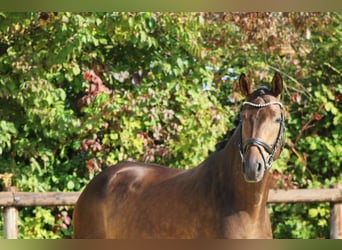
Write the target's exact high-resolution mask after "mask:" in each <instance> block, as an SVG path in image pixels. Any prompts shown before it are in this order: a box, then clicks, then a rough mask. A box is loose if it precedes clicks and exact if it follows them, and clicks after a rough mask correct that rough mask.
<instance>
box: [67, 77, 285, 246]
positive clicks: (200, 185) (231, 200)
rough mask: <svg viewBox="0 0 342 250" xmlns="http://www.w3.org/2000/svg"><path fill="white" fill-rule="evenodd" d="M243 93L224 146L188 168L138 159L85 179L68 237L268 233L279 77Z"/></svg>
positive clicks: (279, 136)
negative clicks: (233, 126) (242, 98)
mask: <svg viewBox="0 0 342 250" xmlns="http://www.w3.org/2000/svg"><path fill="white" fill-rule="evenodd" d="M239 86H240V90H241V92H242V93H243V94H244V95H245V97H246V101H245V102H244V103H243V105H242V108H241V111H240V113H239V118H240V123H239V125H238V126H237V127H236V128H235V131H234V133H233V134H232V136H231V137H230V139H229V140H228V142H227V143H226V144H225V146H224V147H223V148H222V149H220V150H217V151H216V152H214V153H212V154H211V155H209V156H208V158H206V159H205V160H204V161H203V162H202V163H201V164H199V165H198V166H197V167H194V168H192V169H189V170H179V169H173V168H168V167H164V166H158V165H153V164H144V163H136V162H123V163H119V164H117V165H115V166H112V167H108V168H107V169H105V170H104V171H102V172H101V173H100V174H98V175H97V176H96V177H94V178H93V179H92V180H91V181H90V183H89V184H88V185H87V186H86V188H85V189H84V191H83V192H82V194H81V195H80V197H79V199H78V201H77V204H76V207H75V210H74V215H73V223H74V225H73V226H74V238H112V239H114V238H117V239H146V238H152V239H162V238H182V239H185V238H193V239H194V238H272V229H271V223H270V219H269V215H268V213H267V210H266V201H267V196H268V190H269V184H270V176H269V171H268V170H269V169H270V167H271V164H272V162H273V160H274V159H277V158H278V157H279V155H280V153H281V149H282V147H283V144H284V141H283V140H284V139H283V133H284V130H285V126H284V117H283V105H282V103H281V102H280V94H281V92H282V90H283V83H282V78H281V76H280V75H279V74H277V73H276V74H275V75H274V77H273V80H272V82H271V88H270V89H267V88H265V87H261V88H258V89H257V90H255V91H253V90H252V88H251V85H250V83H249V81H248V79H247V78H246V76H245V75H243V74H242V75H241V76H240V78H239Z"/></svg>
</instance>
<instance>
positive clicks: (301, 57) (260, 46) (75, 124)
mask: <svg viewBox="0 0 342 250" xmlns="http://www.w3.org/2000/svg"><path fill="white" fill-rule="evenodd" d="M340 20H341V14H340V13H236V14H232V13H52V12H51V13H50V12H49V13H44V12H41V13H2V14H1V15H0V64H1V68H0V73H1V76H2V77H1V79H0V126H1V129H0V157H1V165H0V173H13V174H15V184H16V185H17V186H18V187H19V189H20V190H21V191H40V192H44V191H80V190H82V188H83V187H84V186H85V185H86V184H87V183H88V182H89V179H90V178H91V177H92V176H93V175H94V174H96V172H98V171H100V170H101V169H103V168H105V167H106V166H107V165H112V164H115V163H117V162H119V161H122V160H127V159H129V160H138V161H143V162H154V163H158V164H164V165H169V166H171V167H175V168H191V167H193V166H196V165H197V164H199V163H200V162H201V161H202V160H204V159H205V157H206V156H207V155H208V153H209V152H210V151H212V150H214V148H215V144H216V143H217V142H218V141H219V140H221V139H222V138H223V135H224V134H225V132H226V131H227V130H230V129H232V128H233V127H234V124H233V121H234V120H235V116H236V114H237V112H238V110H239V105H240V101H241V96H240V94H239V93H238V91H237V87H236V79H237V77H238V75H239V74H240V73H242V72H245V73H246V74H247V75H248V76H249V77H250V78H251V79H254V81H255V82H256V85H260V84H262V83H263V82H269V81H270V80H271V77H272V75H273V73H274V72H275V71H277V72H280V73H281V74H282V75H283V78H284V80H285V93H284V95H283V97H282V98H283V102H284V104H285V106H286V112H287V121H286V125H287V143H286V147H285V150H284V152H283V155H282V156H281V159H279V160H278V161H277V162H275V164H274V165H273V169H272V170H273V173H274V178H275V180H276V184H275V185H276V186H277V187H286V188H293V187H296V188H315V187H329V186H330V185H332V184H336V183H339V182H341V181H342V172H341V161H342V159H341V154H340V152H341V145H340V143H339V142H340V141H341V139H342V138H341V136H342V131H341V125H340V124H341V122H342V117H341V97H342V82H341V79H342V77H341V72H342V67H341V65H342V63H341V58H342V56H341V51H342V48H341V46H342V45H341V44H342V43H341V39H342V29H341V24H340ZM61 209H62V208H59V209H47V208H38V207H37V208H24V209H21V210H20V217H21V221H20V237H21V238H60V237H70V235H71V226H70V224H68V223H67V222H66V221H68V220H69V219H68V216H69V215H70V214H71V211H70V210H69V209H67V210H61ZM63 209H64V208H63ZM269 209H270V212H271V215H272V222H273V229H274V236H275V237H276V238H322V237H328V233H327V232H328V226H329V225H328V219H329V206H328V204H319V205H317V204H311V205H308V204H304V205H291V204H289V205H284V206H282V205H276V206H275V205H274V206H273V205H272V206H270V208H269ZM65 211H68V213H67V214H69V215H67V214H66V213H65ZM63 223H64V224H63Z"/></svg>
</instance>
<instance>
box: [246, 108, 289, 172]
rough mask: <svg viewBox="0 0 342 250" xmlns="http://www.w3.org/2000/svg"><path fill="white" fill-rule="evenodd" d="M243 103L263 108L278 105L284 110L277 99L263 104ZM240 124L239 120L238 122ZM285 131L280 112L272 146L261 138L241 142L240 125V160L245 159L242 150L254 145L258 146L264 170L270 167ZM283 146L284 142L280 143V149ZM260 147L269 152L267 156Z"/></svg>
mask: <svg viewBox="0 0 342 250" xmlns="http://www.w3.org/2000/svg"><path fill="white" fill-rule="evenodd" d="M243 105H250V106H252V107H254V108H264V107H267V106H270V105H279V106H280V108H281V109H282V110H284V106H283V104H282V103H281V102H277V101H273V102H268V103H263V104H255V103H252V102H244V103H243V104H242V106H243ZM240 124H241V122H240ZM284 133H285V121H284V116H283V113H282V114H281V122H280V128H279V131H278V135H277V139H276V142H275V144H274V146H273V148H272V147H271V146H269V145H268V144H267V143H266V142H264V141H263V140H261V139H259V138H253V137H252V138H249V139H247V140H245V141H244V142H242V126H241V129H240V138H241V139H240V141H241V142H240V144H239V148H240V156H241V160H242V162H244V161H245V159H244V156H243V154H244V152H246V149H247V148H248V146H255V147H257V148H258V150H259V152H260V154H261V156H262V158H263V160H264V163H265V168H266V170H268V169H270V168H271V166H272V162H273V158H274V154H275V153H276V152H277V150H278V147H279V144H280V141H281V139H282V135H283V134H284ZM283 147H284V143H282V148H281V150H283ZM261 148H264V149H265V151H266V152H267V153H268V154H269V155H268V157H265V155H264V153H263V151H262V150H261Z"/></svg>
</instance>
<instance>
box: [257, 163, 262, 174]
mask: <svg viewBox="0 0 342 250" xmlns="http://www.w3.org/2000/svg"><path fill="white" fill-rule="evenodd" d="M257 171H258V172H259V173H260V172H261V171H262V164H261V163H258V168H257Z"/></svg>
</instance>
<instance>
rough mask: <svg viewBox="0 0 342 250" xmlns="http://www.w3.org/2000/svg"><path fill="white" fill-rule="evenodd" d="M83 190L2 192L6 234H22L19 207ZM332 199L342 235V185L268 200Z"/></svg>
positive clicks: (65, 199)
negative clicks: (19, 222)
mask: <svg viewBox="0 0 342 250" xmlns="http://www.w3.org/2000/svg"><path fill="white" fill-rule="evenodd" d="M79 195H80V193H79V192H67V193H62V192H46V193H29V192H16V191H8V192H0V206H2V207H4V209H3V218H4V238H12V239H13V238H17V237H18V226H17V221H18V210H17V208H18V207H27V206H66V205H70V206H73V205H75V203H76V201H77V199H78V197H79ZM309 202H317V203H320V202H330V204H331V218H330V220H331V221H330V238H334V239H342V188H332V189H295V190H270V193H269V196H268V203H309Z"/></svg>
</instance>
